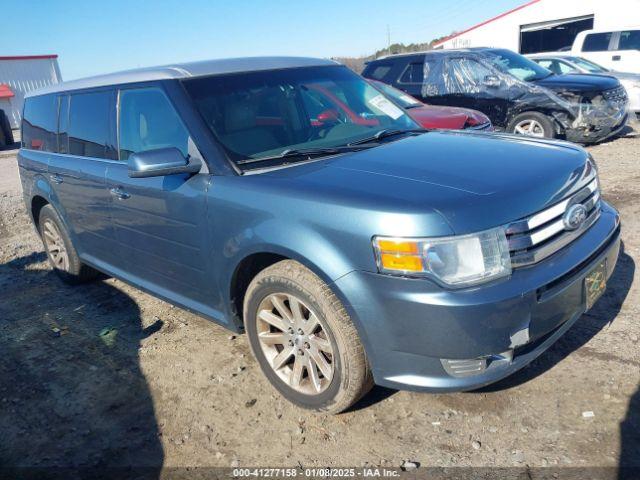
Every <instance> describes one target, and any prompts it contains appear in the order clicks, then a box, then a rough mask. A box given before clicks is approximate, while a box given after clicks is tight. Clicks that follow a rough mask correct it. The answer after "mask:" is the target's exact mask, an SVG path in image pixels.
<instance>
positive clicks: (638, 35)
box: [611, 30, 640, 73]
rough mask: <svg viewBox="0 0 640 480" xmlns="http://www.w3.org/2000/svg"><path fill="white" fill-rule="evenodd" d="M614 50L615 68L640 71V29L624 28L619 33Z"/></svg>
mask: <svg viewBox="0 0 640 480" xmlns="http://www.w3.org/2000/svg"><path fill="white" fill-rule="evenodd" d="M616 40H617V45H616V46H615V50H614V51H612V52H611V53H612V55H611V62H612V65H614V66H613V67H612V68H613V70H617V71H619V72H633V73H640V30H623V31H622V32H619V33H618V35H617V39H616Z"/></svg>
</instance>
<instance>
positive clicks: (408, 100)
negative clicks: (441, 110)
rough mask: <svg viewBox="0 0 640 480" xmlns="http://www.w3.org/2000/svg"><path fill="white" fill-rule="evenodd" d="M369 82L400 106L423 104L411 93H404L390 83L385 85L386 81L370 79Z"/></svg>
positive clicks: (410, 106)
mask: <svg viewBox="0 0 640 480" xmlns="http://www.w3.org/2000/svg"><path fill="white" fill-rule="evenodd" d="M371 84H372V85H373V86H374V87H376V88H377V89H378V90H380V91H381V92H382V93H384V94H385V95H386V96H387V97H389V98H390V99H391V100H393V101H394V102H396V103H397V104H398V105H400V106H401V107H402V108H414V107H419V106H421V105H423V103H422V102H421V101H419V100H416V99H415V98H413V97H412V96H411V95H409V94H407V93H404V92H403V91H402V90H398V89H397V88H394V87H392V86H391V85H387V84H386V83H382V82H379V81H377V80H372V81H371Z"/></svg>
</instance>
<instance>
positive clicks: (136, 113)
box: [119, 88, 190, 160]
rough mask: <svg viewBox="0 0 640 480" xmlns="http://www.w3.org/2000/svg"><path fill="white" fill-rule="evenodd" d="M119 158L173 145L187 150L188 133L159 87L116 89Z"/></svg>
mask: <svg viewBox="0 0 640 480" xmlns="http://www.w3.org/2000/svg"><path fill="white" fill-rule="evenodd" d="M119 128H120V131H119V136H120V160H127V159H128V158H129V156H130V155H131V154H133V153H137V152H144V151H147V150H156V149H159V148H168V147H175V148H177V149H178V150H180V152H182V154H183V155H184V156H185V158H186V157H187V156H188V154H189V143H190V139H189V133H188V132H187V129H186V128H185V126H184V125H183V123H182V121H181V120H180V117H179V116H178V113H177V112H176V111H175V109H174V108H173V105H171V103H170V102H169V99H168V98H167V97H166V95H165V94H164V92H163V91H162V90H160V89H159V88H141V89H133V90H121V91H120V124H119Z"/></svg>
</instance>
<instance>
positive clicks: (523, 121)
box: [507, 112, 556, 138]
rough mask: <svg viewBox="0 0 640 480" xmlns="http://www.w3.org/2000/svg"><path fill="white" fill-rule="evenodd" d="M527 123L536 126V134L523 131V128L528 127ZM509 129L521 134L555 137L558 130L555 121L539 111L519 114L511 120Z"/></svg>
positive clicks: (511, 131)
mask: <svg viewBox="0 0 640 480" xmlns="http://www.w3.org/2000/svg"><path fill="white" fill-rule="evenodd" d="M527 125H531V126H534V127H535V128H534V129H535V132H536V133H535V134H534V133H531V134H526V133H522V131H521V130H522V129H525V130H526V128H527ZM507 131H508V132H510V133H515V134H520V135H530V136H533V137H538V138H555V137H556V130H555V128H554V126H553V122H552V121H551V119H550V118H549V117H547V116H546V115H545V114H543V113H539V112H524V113H521V114H520V115H517V116H516V117H515V118H514V119H513V120H511V121H510V122H509V126H508V127H507Z"/></svg>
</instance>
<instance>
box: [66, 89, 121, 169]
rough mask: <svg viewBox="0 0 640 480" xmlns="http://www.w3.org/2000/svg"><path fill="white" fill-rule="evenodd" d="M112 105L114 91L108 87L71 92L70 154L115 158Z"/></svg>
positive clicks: (68, 130)
mask: <svg viewBox="0 0 640 480" xmlns="http://www.w3.org/2000/svg"><path fill="white" fill-rule="evenodd" d="M111 106H112V92H109V91H105V92H92V93H76V94H73V95H71V98H70V104H69V121H68V122H69V123H68V127H67V133H68V138H69V145H68V149H69V150H68V151H69V153H70V154H71V155H78V156H81V157H93V158H108V159H114V158H115V150H114V148H113V142H112V141H111V138H112V131H113V128H112V125H113V124H112V120H113V118H114V116H113V115H112V112H111ZM61 139H62V137H61ZM63 148H64V145H63V146H62V147H61V149H63Z"/></svg>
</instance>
